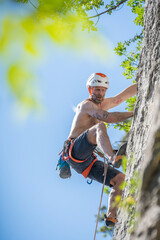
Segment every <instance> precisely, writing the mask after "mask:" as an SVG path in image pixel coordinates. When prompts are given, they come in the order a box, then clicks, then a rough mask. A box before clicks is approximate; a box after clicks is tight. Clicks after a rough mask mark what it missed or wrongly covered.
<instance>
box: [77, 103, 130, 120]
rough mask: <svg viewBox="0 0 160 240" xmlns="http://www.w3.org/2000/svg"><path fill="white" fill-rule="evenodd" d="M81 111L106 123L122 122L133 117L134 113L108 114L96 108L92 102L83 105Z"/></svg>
mask: <svg viewBox="0 0 160 240" xmlns="http://www.w3.org/2000/svg"><path fill="white" fill-rule="evenodd" d="M81 111H83V112H85V113H87V114H88V115H90V116H91V117H93V118H96V119H98V120H100V121H102V122H106V123H118V122H122V121H124V120H126V119H128V118H130V117H132V116H133V112H107V111H105V110H102V109H98V108H96V107H95V105H94V104H93V103H91V102H86V103H84V104H83V105H81Z"/></svg>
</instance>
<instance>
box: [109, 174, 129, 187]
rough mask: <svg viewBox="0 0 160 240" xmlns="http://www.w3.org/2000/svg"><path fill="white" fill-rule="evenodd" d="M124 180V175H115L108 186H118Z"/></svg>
mask: <svg viewBox="0 0 160 240" xmlns="http://www.w3.org/2000/svg"><path fill="white" fill-rule="evenodd" d="M124 180H125V175H124V174H123V173H119V174H117V176H115V177H114V178H112V179H111V181H110V184H111V185H112V186H115V185H118V186H119V185H120V184H121V183H122V182H124Z"/></svg>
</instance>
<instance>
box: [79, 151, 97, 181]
mask: <svg viewBox="0 0 160 240" xmlns="http://www.w3.org/2000/svg"><path fill="white" fill-rule="evenodd" d="M94 156H95V159H94V160H93V162H92V163H91V164H90V165H89V166H88V167H87V168H86V169H85V170H84V171H83V172H82V175H83V177H85V178H87V176H88V174H89V172H90V171H91V168H92V166H93V164H94V163H95V162H96V161H97V157H96V155H94Z"/></svg>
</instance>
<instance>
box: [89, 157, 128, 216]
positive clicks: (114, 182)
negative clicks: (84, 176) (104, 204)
mask: <svg viewBox="0 0 160 240" xmlns="http://www.w3.org/2000/svg"><path fill="white" fill-rule="evenodd" d="M88 177H89V178H90V179H92V180H96V181H98V182H100V183H102V184H103V180H104V163H103V162H102V161H96V162H95V163H94V165H93V167H92V168H91V171H90V173H89V175H88ZM124 179H125V175H124V174H123V173H121V172H120V171H118V170H117V169H115V168H113V167H111V166H110V165H109V166H108V170H107V176H106V181H105V185H107V186H110V187H112V190H111V192H110V194H109V200H108V211H107V214H106V217H107V218H113V219H115V218H116V212H117V207H113V203H114V201H115V197H116V196H118V195H120V196H121V194H122V191H121V190H120V188H119V187H120V185H121V183H122V182H123V181H124Z"/></svg>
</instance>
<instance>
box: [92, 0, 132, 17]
mask: <svg viewBox="0 0 160 240" xmlns="http://www.w3.org/2000/svg"><path fill="white" fill-rule="evenodd" d="M127 1H128V0H122V1H121V2H120V3H118V4H117V5H116V6H114V7H112V8H110V9H108V10H106V11H104V12H101V13H99V14H97V15H94V16H91V17H88V19H90V18H95V17H99V16H100V15H102V14H104V13H107V12H110V11H112V10H114V9H116V8H117V7H119V6H120V5H121V4H123V3H125V2H127Z"/></svg>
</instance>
